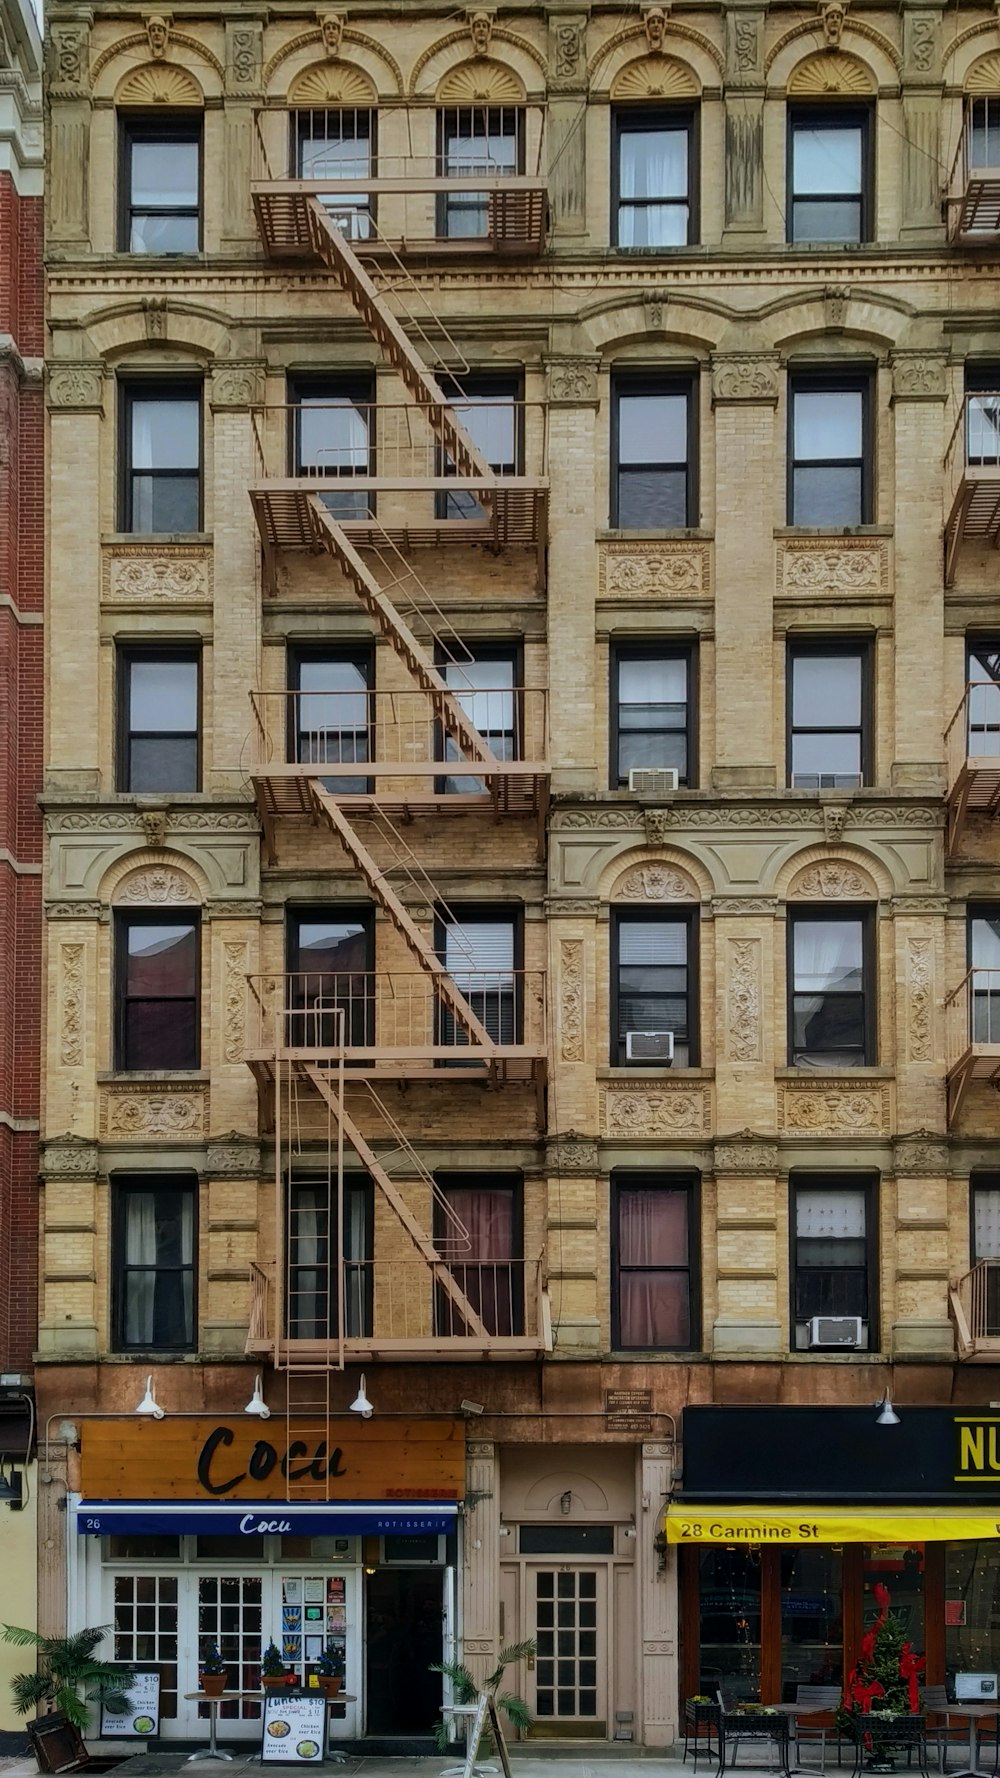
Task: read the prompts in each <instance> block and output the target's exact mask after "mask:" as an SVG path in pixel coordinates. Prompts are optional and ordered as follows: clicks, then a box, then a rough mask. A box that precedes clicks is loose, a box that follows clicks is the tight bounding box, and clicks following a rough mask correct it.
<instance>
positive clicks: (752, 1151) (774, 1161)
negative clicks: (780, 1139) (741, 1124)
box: [715, 1130, 778, 1174]
mask: <svg viewBox="0 0 1000 1778" xmlns="http://www.w3.org/2000/svg"><path fill="white" fill-rule="evenodd" d="M715 1171H716V1173H772V1174H773V1173H776V1172H777V1171H778V1145H777V1143H776V1142H764V1141H761V1140H760V1139H758V1137H756V1136H755V1135H754V1133H753V1131H752V1130H740V1132H739V1134H738V1135H736V1136H722V1137H720V1138H719V1140H718V1141H717V1142H716V1144H715Z"/></svg>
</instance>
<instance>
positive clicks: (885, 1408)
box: [875, 1389, 899, 1426]
mask: <svg viewBox="0 0 1000 1778" xmlns="http://www.w3.org/2000/svg"><path fill="white" fill-rule="evenodd" d="M875 1406H876V1407H877V1408H881V1410H882V1412H881V1413H880V1414H879V1416H878V1418H877V1420H876V1421H875V1424H876V1426H898V1425H899V1415H898V1414H897V1412H896V1410H895V1408H894V1407H893V1405H892V1402H891V1401H890V1399H889V1391H888V1389H887V1390H886V1392H885V1394H884V1395H883V1397H882V1400H881V1401H877V1402H876V1403H875Z"/></svg>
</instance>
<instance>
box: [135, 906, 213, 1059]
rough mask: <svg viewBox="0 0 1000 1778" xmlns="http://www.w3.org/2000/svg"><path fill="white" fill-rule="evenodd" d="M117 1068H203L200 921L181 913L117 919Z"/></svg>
mask: <svg viewBox="0 0 1000 1778" xmlns="http://www.w3.org/2000/svg"><path fill="white" fill-rule="evenodd" d="M116 918H117V927H116V933H115V938H116V951H117V955H116V997H117V1027H118V1029H117V1067H118V1068H119V1069H121V1070H122V1071H124V1072H126V1073H135V1072H141V1071H143V1070H146V1069H156V1070H159V1069H173V1068H178V1069H189V1068H197V1067H198V1057H199V1048H200V1044H199V1029H198V1026H199V998H200V997H199V992H198V977H199V954H198V953H199V946H198V921H197V919H193V918H190V917H184V915H182V913H181V912H180V910H178V911H176V912H170V913H153V912H149V913H145V912H144V913H134V914H131V913H130V914H118V915H117V917H116Z"/></svg>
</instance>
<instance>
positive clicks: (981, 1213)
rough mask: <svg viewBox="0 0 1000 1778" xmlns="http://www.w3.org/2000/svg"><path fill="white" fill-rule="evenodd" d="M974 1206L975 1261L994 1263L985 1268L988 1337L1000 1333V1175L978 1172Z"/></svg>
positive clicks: (973, 1184) (974, 1180)
mask: <svg viewBox="0 0 1000 1778" xmlns="http://www.w3.org/2000/svg"><path fill="white" fill-rule="evenodd" d="M969 1195H970V1198H971V1210H972V1263H973V1265H974V1266H976V1265H978V1264H979V1263H980V1261H981V1260H991V1261H992V1262H993V1263H992V1264H991V1265H988V1266H987V1267H986V1268H985V1272H986V1290H985V1319H986V1325H985V1327H984V1328H982V1329H981V1331H982V1332H983V1333H985V1334H986V1335H987V1336H988V1337H990V1338H993V1339H996V1338H997V1336H998V1335H1000V1175H997V1174H995V1173H978V1174H977V1173H974V1174H973V1175H972V1178H971V1179H970V1181H969Z"/></svg>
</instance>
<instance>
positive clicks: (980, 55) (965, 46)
mask: <svg viewBox="0 0 1000 1778" xmlns="http://www.w3.org/2000/svg"><path fill="white" fill-rule="evenodd" d="M998 43H1000V29H998V26H997V21H996V19H982V20H981V21H980V23H979V24H977V25H968V26H966V29H965V30H964V31H959V32H958V34H957V36H956V37H955V38H954V40H953V42H951V43H949V44H948V46H947V48H946V49H945V52H944V60H943V73H944V78H945V81H946V82H947V84H948V85H949V86H952V87H956V86H960V87H964V88H965V91H966V92H971V91H973V90H975V89H973V88H972V87H971V86H970V85H969V84H968V82H969V76H970V74H971V73H972V71H973V69H974V68H977V67H978V66H979V64H980V63H981V62H988V61H989V60H990V55H991V51H993V52H995V51H996V48H997V45H998ZM987 45H989V48H987ZM978 90H979V91H983V92H985V91H987V90H988V91H991V92H995V91H996V88H995V87H990V88H988V89H987V88H986V87H982V88H979V89H978Z"/></svg>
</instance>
